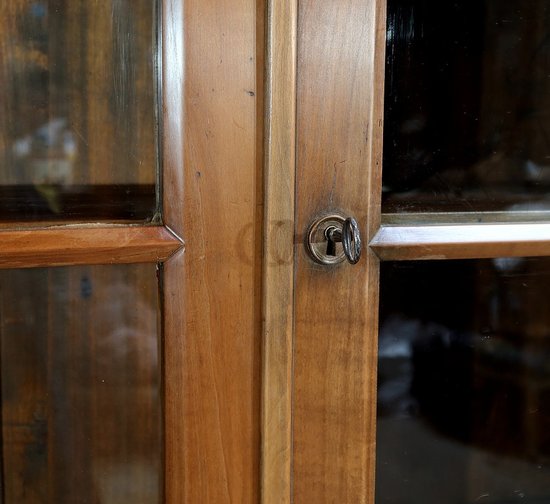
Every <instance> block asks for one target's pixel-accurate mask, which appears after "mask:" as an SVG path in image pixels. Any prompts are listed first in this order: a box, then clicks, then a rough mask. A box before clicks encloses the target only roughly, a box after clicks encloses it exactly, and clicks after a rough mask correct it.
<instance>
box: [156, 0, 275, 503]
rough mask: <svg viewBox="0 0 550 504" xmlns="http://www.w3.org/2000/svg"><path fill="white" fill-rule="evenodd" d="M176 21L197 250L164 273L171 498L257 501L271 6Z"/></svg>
mask: <svg viewBox="0 0 550 504" xmlns="http://www.w3.org/2000/svg"><path fill="white" fill-rule="evenodd" d="M164 16H165V17H164V19H165V24H166V26H165V34H164V38H163V40H164V44H165V47H166V48H170V49H169V51H167V52H165V59H164V70H163V75H164V82H165V85H164V91H165V98H166V99H165V102H164V103H165V108H164V112H163V118H164V134H163V136H164V152H165V156H164V162H165V171H164V179H165V185H164V187H165V189H164V197H163V207H164V222H165V223H166V225H167V226H168V227H169V228H170V229H173V230H174V231H175V232H176V233H177V234H178V235H180V236H182V237H183V238H184V239H185V242H186V252H185V254H178V255H176V256H174V258H173V259H172V260H170V261H168V262H167V263H166V264H165V274H164V282H165V284H164V285H165V295H164V303H165V305H164V313H165V321H164V335H165V336H164V337H165V356H164V358H165V387H166V410H165V415H166V416H165V422H166V481H167V486H166V499H167V502H168V503H178V504H181V503H189V504H194V503H198V502H200V503H204V504H207V503H215V504H223V503H230V502H231V503H233V502H238V503H243V504H246V503H256V502H258V500H259V493H260V485H259V477H260V381H261V378H260V348H261V305H260V302H261V266H262V255H261V248H262V219H263V211H262V197H263V196H262V192H263V191H262V187H263V180H262V163H263V153H262V148H261V145H262V137H263V121H262V118H263V112H264V111H263V105H262V103H263V102H262V95H263V89H258V86H257V84H258V82H263V64H264V62H263V51H264V34H263V22H264V5H263V1H262V0H236V1H232V2H220V1H218V0H186V1H185V2H182V1H180V0H167V1H166V2H165V14H164ZM182 33H183V37H182V35H181V34H182ZM184 48H185V50H184ZM174 66H175V67H176V68H173V67H174ZM178 66H179V68H178ZM181 91H183V97H180V96H179V93H180V92H181ZM178 170H180V171H179V172H178Z"/></svg>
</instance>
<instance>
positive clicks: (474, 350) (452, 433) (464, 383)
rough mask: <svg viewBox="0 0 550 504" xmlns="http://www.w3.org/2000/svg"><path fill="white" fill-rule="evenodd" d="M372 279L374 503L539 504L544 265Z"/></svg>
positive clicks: (545, 457)
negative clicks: (377, 292)
mask: <svg viewBox="0 0 550 504" xmlns="http://www.w3.org/2000/svg"><path fill="white" fill-rule="evenodd" d="M381 280H382V291H381V306H380V317H381V318H380V324H381V325H380V339H379V373H378V432H377V482H376V483H377V484H376V495H377V497H376V502H377V504H443V503H445V504H455V503H456V504H470V503H471V504H474V503H475V504H477V503H487V504H506V503H513V502H522V503H529V504H534V503H537V504H542V503H548V502H550V298H549V297H548V285H550V259H521V258H520V259H495V260H470V261H445V262H439V261H434V262H414V263H387V264H383V266H382V277H381Z"/></svg>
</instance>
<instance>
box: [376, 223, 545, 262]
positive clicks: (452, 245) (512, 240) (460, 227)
mask: <svg viewBox="0 0 550 504" xmlns="http://www.w3.org/2000/svg"><path fill="white" fill-rule="evenodd" d="M370 247H371V249H372V250H373V251H374V252H375V253H376V254H377V255H378V257H380V259H382V260H383V261H405V260H415V259H470V258H476V257H477V258H488V257H522V256H544V255H549V254H550V224H546V223H542V222H531V223H510V224H505V223H499V224H454V225H427V226H412V225H411V226H382V227H381V228H380V230H379V231H378V233H377V234H376V236H375V237H374V238H373V240H372V241H371V243H370Z"/></svg>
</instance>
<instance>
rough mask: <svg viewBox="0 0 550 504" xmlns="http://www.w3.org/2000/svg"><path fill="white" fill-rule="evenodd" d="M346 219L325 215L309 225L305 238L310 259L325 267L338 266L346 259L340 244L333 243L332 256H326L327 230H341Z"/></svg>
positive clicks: (336, 215)
mask: <svg viewBox="0 0 550 504" xmlns="http://www.w3.org/2000/svg"><path fill="white" fill-rule="evenodd" d="M345 221H346V218H345V217H343V216H342V215H338V214H327V215H325V216H322V217H319V218H318V219H316V220H315V221H313V222H312V223H311V225H310V226H309V229H308V232H307V236H306V247H307V250H308V252H309V255H310V256H311V258H312V259H313V260H314V261H315V262H317V263H319V264H325V265H331V264H339V263H341V262H343V261H344V260H345V259H346V254H345V253H344V247H343V246H342V243H341V242H337V243H335V249H334V255H329V254H327V249H328V248H329V247H328V240H327V230H329V229H330V228H337V229H342V228H343V226H344V223H345Z"/></svg>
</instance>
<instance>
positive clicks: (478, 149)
mask: <svg viewBox="0 0 550 504" xmlns="http://www.w3.org/2000/svg"><path fill="white" fill-rule="evenodd" d="M466 4H468V5H466ZM482 4H483V5H478V4H476V5H475V6H474V5H473V4H471V5H470V4H469V3H467V2H464V3H463V4H462V3H454V4H453V5H445V6H443V5H439V4H437V5H436V3H434V2H421V1H419V2H402V1H393V2H390V1H388V2H386V0H372V1H364V0H352V1H350V2H340V1H336V0H334V1H332V0H328V1H321V2H318V1H310V0H304V1H300V2H293V1H288V2H271V3H270V5H269V11H268V36H267V41H268V52H267V54H268V64H267V69H268V75H267V83H268V85H267V94H266V100H267V107H266V110H267V115H266V120H267V122H268V126H267V128H266V132H267V142H266V159H267V162H266V174H265V176H266V185H265V187H266V199H265V201H266V207H265V215H266V219H265V223H266V228H265V236H266V239H265V245H264V359H263V385H262V387H263V416H262V432H263V438H262V461H263V465H262V489H263V499H264V502H269V503H272V502H273V503H275V502H277V503H279V502H289V503H290V502H294V503H296V504H297V503H304V504H305V503H312V502H315V503H317V502H327V503H328V502H338V503H369V504H373V503H380V502H384V503H394V504H398V503H409V504H410V503H413V502H423V503H425V502H430V503H432V502H433V503H435V502H472V503H473V502H483V501H484V500H486V501H487V502H495V503H496V502H499V503H503V502H512V501H513V499H515V498H525V499H530V502H545V499H546V500H547V499H548V495H549V494H548V492H549V489H548V487H547V485H545V484H544V483H543V481H548V473H547V466H546V462H545V460H546V459H545V453H546V448H545V446H546V444H545V443H546V441H545V439H546V438H545V436H544V435H543V434H542V432H544V431H545V429H546V428H547V426H548V425H547V423H546V422H547V421H548V415H547V409H546V408H544V407H543V404H544V402H545V399H544V398H545V397H547V396H545V395H544V394H545V393H546V390H547V389H546V383H547V381H546V380H547V373H546V371H544V369H546V363H547V353H546V344H547V337H548V320H547V317H546V316H545V315H544V314H543V313H545V310H546V311H547V308H544V309H543V308H541V307H539V308H537V307H536V306H537V303H542V305H544V306H546V304H545V301H542V299H543V298H545V296H544V295H543V294H542V292H543V291H542V290H541V285H543V284H544V280H543V279H544V278H545V273H544V271H545V267H544V264H545V262H544V256H547V255H548V253H549V252H550V245H549V243H550V242H549V241H548V240H549V238H550V235H549V234H548V231H549V228H548V224H547V219H548V205H547V203H546V197H545V196H544V195H545V189H544V188H545V183H546V182H545V178H544V177H545V174H546V167H545V166H546V165H545V162H544V161H543V159H544V156H545V155H547V154H548V144H547V142H545V141H544V139H543V138H542V136H543V133H542V131H545V129H546V124H547V118H546V117H545V115H544V113H543V111H544V110H545V108H544V103H545V102H544V100H546V99H547V98H548V96H547V93H546V91H545V89H547V81H546V80H545V78H544V77H542V76H541V75H539V74H540V71H541V68H545V67H544V62H543V60H544V58H545V57H546V50H547V44H546V42H545V41H546V38H545V37H546V35H545V34H546V33H547V30H548V26H549V25H548V16H547V12H546V11H547V9H546V7H545V6H544V5H543V4H542V3H540V2H532V3H529V5H526V4H523V5H522V6H520V5H519V4H520V2H515V3H514V2H499V3H498V4H499V5H498V6H497V5H496V3H495V2H490V1H488V2H482ZM520 7H522V8H521V12H519V11H518V10H517V9H519V8H520ZM514 9H515V10H514ZM386 12H387V13H388V15H387V14H386ZM386 18H387V19H386ZM495 27H496V28H495ZM545 30H546V31H545ZM527 34H529V35H527ZM537 41H538V42H537ZM386 47H387V48H388V55H387V58H386V57H385V55H386ZM527 55H529V58H530V59H526V58H527ZM396 61H397V62H400V63H395V62H396ZM527 61H530V62H531V63H530V64H527V63H526V62H527ZM398 64H401V65H403V66H402V68H401V67H400V68H397V70H395V71H394V67H396V66H397V65H398ZM525 65H527V66H525ZM527 67H528V68H527ZM520 68H521V69H522V70H521V71H520V70H519V69H520ZM520 75H521V78H519V76H520ZM504 76H506V78H505V77H504ZM516 77H517V78H516ZM507 79H508V80H507ZM385 81H386V82H385ZM384 87H386V100H387V103H386V107H385V108H384ZM527 104H529V107H530V108H529V110H530V111H531V112H530V114H526V113H524V112H525V111H526V110H527V109H526V108H525V107H527ZM522 111H523V112H522ZM399 114H401V115H399ZM407 114H409V116H407ZM385 122H386V124H385ZM383 136H385V138H384V142H386V144H385V147H383ZM407 149H408V150H407ZM383 161H384V162H386V161H387V165H384V166H383ZM529 166H530V167H531V168H533V169H534V170H535V171H536V172H537V174H538V175H537V176H535V175H529V168H528V167H529ZM383 176H384V184H383ZM530 177H534V178H530ZM535 179H536V180H535ZM382 194H384V202H383V205H382V204H381V197H382ZM334 211H340V212H342V213H343V214H344V215H349V216H353V217H355V218H356V219H357V220H358V221H359V223H360V229H361V233H362V235H363V239H364V243H365V244H366V246H365V250H364V253H363V257H362V259H361V261H360V262H359V263H358V264H357V265H355V266H353V265H350V264H347V263H345V262H344V263H342V264H340V265H338V266H321V265H318V264H316V263H315V262H314V261H313V260H312V259H311V258H310V257H309V255H308V253H307V251H306V247H305V240H306V234H307V230H308V227H309V225H310V224H311V222H313V220H314V219H315V218H316V217H318V216H319V215H322V214H323V213H327V212H334ZM533 256H538V257H540V259H536V260H535V259H526V258H528V257H533ZM510 258H512V259H510ZM482 259H485V262H484V261H483V260H482ZM455 260H456V261H455ZM459 260H460V261H459ZM385 261H388V263H387V264H385V263H384V262H385ZM399 261H405V262H403V263H399ZM419 261H420V262H419ZM381 267H382V275H381V276H380V271H381ZM520 280H521V281H520ZM520 284H521V285H522V286H523V287H522V288H523V289H524V291H522V292H518V290H517V289H518V288H519V285H520ZM535 299H537V300H539V301H534V300H535ZM379 300H381V304H380V310H381V311H380V314H381V315H382V316H383V320H382V325H381V327H380V334H379V327H378V326H379V321H378V318H379ZM529 300H531V301H529ZM512 314H513V315H512ZM392 317H393V318H392ZM392 323H393V324H394V325H391V324H392ZM407 335H408V336H407ZM379 338H380V344H381V348H380V352H378V342H379ZM407 338H409V339H407ZM488 342H489V343H488ZM392 345H393V346H392ZM399 345H401V346H399ZM436 349H439V350H436ZM451 349H452V351H451ZM392 352H393V353H392ZM400 352H403V353H402V354H401V353H400ZM392 355H393V356H397V357H395V359H396V360H394V361H391V362H390V361H389V360H388V359H389V357H388V356H392ZM505 355H507V356H508V358H509V359H511V360H508V361H507V360H506V359H507V358H506V357H505ZM535 355H538V357H537V358H536V359H535ZM399 356H401V357H399ZM399 358H401V360H399ZM532 359H535V360H537V359H538V360H537V362H538V364H536V365H535V364H534V360H532ZM512 362H513V363H512ZM379 363H380V374H378V370H377V366H378V364H379ZM392 363H393V366H394V367H395V368H399V366H402V367H404V368H405V369H406V370H408V371H403V374H398V373H397V372H396V371H395V369H394V370H391V365H392ZM388 366H389V367H388ZM388 369H390V371H391V373H389V372H388ZM388 377H389V378H388ZM390 378H392V379H395V380H397V381H395V382H394V384H395V383H397V385H395V386H396V387H397V389H396V390H400V389H399V387H398V385H399V384H401V385H400V386H401V387H402V388H403V390H406V394H405V393H402V394H401V395H399V394H397V396H396V397H398V398H401V399H400V400H401V401H402V402H401V403H399V404H397V403H391V401H390V400H389V399H388V395H387V390H388V388H387V387H386V388H384V386H385V385H387V384H388V380H389V379H390ZM399 380H401V382H399ZM377 384H378V385H377ZM390 384H391V383H390ZM377 386H378V387H379V389H378V391H379V394H380V395H379V397H378V404H379V410H378V413H377ZM395 400H396V401H397V399H395ZM384 401H385V402H384ZM398 407H400V408H402V409H401V410H399V409H398ZM392 408H394V409H392ZM396 408H397V409H396ZM388 411H390V412H391V411H394V412H395V411H397V413H395V419H396V420H395V422H394V423H393V424H391V425H390V423H391V422H390V423H388V421H387V420H388V418H389V417H388V418H387V415H389V413H388ZM385 415H386V416H385ZM399 415H401V416H399ZM390 416H391V415H390ZM391 418H394V417H391ZM391 418H389V419H390V420H391ZM402 418H407V419H409V420H410V419H413V420H411V421H410V422H409V423H407V422H405V421H403V422H401V420H400V419H402ZM377 425H378V427H379V431H380V432H379V437H378V438H377ZM413 425H414V427H412V428H411V426H413ZM420 425H421V427H419V426H420ZM417 427H418V430H415V429H416V428H417ZM392 429H393V430H392ZM427 431H430V432H431V433H433V432H437V433H439V434H438V435H439V436H442V438H441V439H444V440H443V441H441V444H438V443H439V441H435V442H434V441H433V438H430V439H431V440H430V439H428V438H429V437H428V436H425V434H426V432H427ZM453 443H454V444H453ZM451 445H452V446H451ZM458 445H460V447H457V446H458ZM447 450H448V451H447ZM506 457H508V458H506ZM504 459H506V461H505V462H503V460H504ZM537 471H538V472H537ZM541 471H542V472H541ZM539 475H541V476H540V478H541V479H539ZM499 481H500V483H499ZM514 485H515V490H514V489H512V488H511V487H512V486H514ZM376 486H378V488H376ZM514 492H516V493H514Z"/></svg>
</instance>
